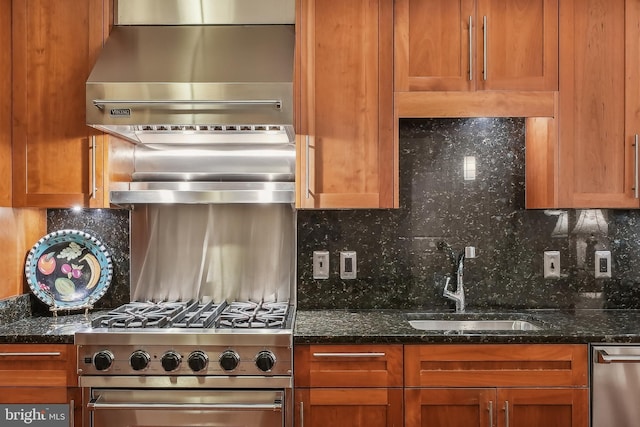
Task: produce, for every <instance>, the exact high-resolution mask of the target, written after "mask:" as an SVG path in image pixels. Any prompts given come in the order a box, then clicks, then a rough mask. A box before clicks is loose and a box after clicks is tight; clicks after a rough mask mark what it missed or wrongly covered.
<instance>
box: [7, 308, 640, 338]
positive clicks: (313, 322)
mask: <svg viewBox="0 0 640 427" xmlns="http://www.w3.org/2000/svg"><path fill="white" fill-rule="evenodd" d="M412 313H415V312H413V311H406V310H298V311H297V314H296V325H295V332H294V342H295V343H297V344H415V343H460V344H463V343H476V344H478V343H503V344H508V343H514V344H517V343H520V344H523V343H540V344H562V343H565V344H566V343H576V344H580V343H582V344H587V343H640V310H600V309H580V310H518V311H517V312H505V311H500V312H475V315H477V316H479V317H480V318H487V317H494V316H498V317H499V318H504V317H516V318H518V319H522V320H529V321H531V322H534V323H536V324H538V325H541V326H542V327H543V328H542V329H541V330H538V331H526V332H520V331H506V332H494V331H491V332H489V331H484V332H476V333H471V332H465V333H458V332H455V331H453V332H452V331H444V332H426V331H420V330H417V329H413V328H412V327H411V326H410V325H409V323H408V315H411V314H412ZM99 314H100V312H93V313H90V314H89V319H91V318H93V317H94V316H97V315H99ZM437 314H438V315H439V316H442V315H443V313H442V312H439V313H437ZM89 321H90V320H88V319H87V318H86V317H85V316H84V314H72V315H66V316H58V317H57V318H56V317H51V316H31V317H28V318H24V319H22V320H18V321H15V322H12V323H9V324H3V325H0V343H5V344H11V343H14V344H15V343H31V344H38V343H39V344H47V343H49V344H73V335H74V333H75V332H76V331H77V330H79V329H83V328H86V327H88V326H89Z"/></svg>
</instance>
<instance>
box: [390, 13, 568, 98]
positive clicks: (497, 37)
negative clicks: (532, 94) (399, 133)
mask: <svg viewBox="0 0 640 427" xmlns="http://www.w3.org/2000/svg"><path fill="white" fill-rule="evenodd" d="M557 89H558V0H453V1H452V0H397V1H396V2H395V91H397V92H406V91H469V90H510V91H521V90H525V91H555V90H557Z"/></svg>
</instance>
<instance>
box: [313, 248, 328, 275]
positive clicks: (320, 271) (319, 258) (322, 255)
mask: <svg viewBox="0 0 640 427" xmlns="http://www.w3.org/2000/svg"><path fill="white" fill-rule="evenodd" d="M313 278H314V279H328V278H329V251H313Z"/></svg>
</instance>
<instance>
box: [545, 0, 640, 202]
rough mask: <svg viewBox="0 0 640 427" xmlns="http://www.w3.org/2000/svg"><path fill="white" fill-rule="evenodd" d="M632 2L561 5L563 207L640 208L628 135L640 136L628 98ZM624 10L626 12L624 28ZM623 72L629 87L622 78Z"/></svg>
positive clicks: (633, 42)
mask: <svg viewBox="0 0 640 427" xmlns="http://www.w3.org/2000/svg"><path fill="white" fill-rule="evenodd" d="M637 3H638V2H636V1H631V2H629V1H624V0H590V1H588V2H585V1H581V0H565V1H562V2H561V3H560V40H561V43H560V58H561V63H560V97H559V108H560V111H559V138H560V141H559V153H558V154H559V168H558V170H559V180H558V184H559V194H558V197H559V205H560V206H561V207H568V208H569V207H578V208H588V207H592V208H606V207H610V208H625V207H627V208H629V207H638V200H637V199H636V198H635V195H634V170H635V162H634V157H635V155H634V147H633V144H634V135H633V134H631V135H629V134H627V132H626V127H627V126H629V131H631V132H633V133H638V132H640V130H639V129H640V128H638V127H636V126H633V123H631V121H630V119H631V118H632V117H633V118H635V122H636V125H637V121H638V114H640V113H638V108H639V107H638V103H639V102H640V101H639V99H640V96H639V93H640V92H636V93H633V92H631V90H632V89H633V88H634V86H635V90H636V91H637V90H638V88H639V87H638V84H637V80H638V77H637V74H638V69H640V68H639V65H640V64H638V62H639V61H638V53H637V52H636V51H637V49H638V44H639V42H638V37H639V36H640V33H639V31H638V25H639V24H638V15H637V9H638V6H637ZM625 4H627V7H628V8H629V15H628V16H627V17H626V19H627V21H628V23H629V24H630V25H628V26H625ZM634 11H635V13H636V15H635V18H634V17H633V14H632V13H633V12H634ZM634 19H635V22H634ZM625 31H626V34H625ZM625 39H626V43H625ZM625 48H626V50H625ZM625 68H627V70H625ZM627 73H629V75H628V77H629V80H627V79H626V78H625V77H626V76H627ZM634 82H635V83H634ZM627 85H629V87H627ZM625 114H627V121H628V122H629V124H628V125H627V124H626V123H625ZM634 129H635V130H634Z"/></svg>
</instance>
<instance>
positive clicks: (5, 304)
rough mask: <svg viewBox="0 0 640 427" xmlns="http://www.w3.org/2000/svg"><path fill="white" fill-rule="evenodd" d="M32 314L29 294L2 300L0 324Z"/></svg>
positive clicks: (0, 303) (0, 301)
mask: <svg viewBox="0 0 640 427" xmlns="http://www.w3.org/2000/svg"><path fill="white" fill-rule="evenodd" d="M29 316H31V303H30V298H29V295H28V294H24V295H18V296H15V297H11V298H6V299H3V300H0V325H6V324H9V323H12V322H16V321H18V320H21V319H24V318H26V317H29Z"/></svg>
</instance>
